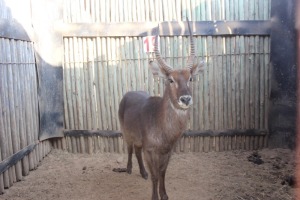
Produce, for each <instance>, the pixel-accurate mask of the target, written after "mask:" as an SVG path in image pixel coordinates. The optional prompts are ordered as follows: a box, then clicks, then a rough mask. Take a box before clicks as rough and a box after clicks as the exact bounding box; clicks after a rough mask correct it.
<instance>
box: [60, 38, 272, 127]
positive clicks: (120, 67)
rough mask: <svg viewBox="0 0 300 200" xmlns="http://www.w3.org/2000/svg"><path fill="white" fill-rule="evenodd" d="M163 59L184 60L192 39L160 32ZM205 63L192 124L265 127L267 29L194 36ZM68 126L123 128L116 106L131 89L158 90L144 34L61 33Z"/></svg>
mask: <svg viewBox="0 0 300 200" xmlns="http://www.w3.org/2000/svg"><path fill="white" fill-rule="evenodd" d="M160 41H161V44H160V45H161V49H162V54H163V56H164V58H165V60H166V61H167V62H168V63H170V64H171V65H172V66H174V68H180V67H182V66H185V63H186V60H187V57H188V50H187V48H188V38H187V37H183V36H178V37H161V40H160ZM195 41H196V43H197V46H198V55H199V59H198V61H200V60H205V61H206V70H205V71H204V72H203V74H201V75H200V76H198V77H196V79H195V80H194V82H193V98H194V106H193V110H192V112H191V116H190V118H191V120H190V125H189V129H191V130H209V129H211V130H222V129H267V122H268V119H267V118H268V115H267V113H268V111H267V108H268V99H269V88H270V83H269V81H270V75H269V74H270V68H269V55H270V52H269V49H270V44H269V43H270V42H269V38H268V37H264V36H247V37H246V36H235V37H211V36H207V37H206V36H205V37H204V36H197V37H195ZM64 47H65V54H64V55H65V62H64V87H65V88H64V91H65V92H64V95H65V100H64V102H65V126H66V129H71V130H72V129H75V130H76V129H79V130H97V129H98V130H120V125H119V122H118V115H117V113H118V107H119V102H120V100H121V98H122V96H123V95H124V94H125V93H126V92H127V91H131V90H146V91H148V92H149V93H150V94H151V95H158V96H161V95H162V94H163V90H164V83H163V80H161V79H158V78H156V77H153V76H152V74H151V72H150V71H149V69H148V61H149V59H153V58H152V55H147V54H146V53H144V52H143V41H142V38H141V37H139V38H138V37H136V38H135V37H132V38H130V37H122V38H107V37H105V38H103V37H102V38H101V37H95V38H78V37H72V38H64Z"/></svg>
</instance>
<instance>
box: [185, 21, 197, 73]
mask: <svg viewBox="0 0 300 200" xmlns="http://www.w3.org/2000/svg"><path fill="white" fill-rule="evenodd" d="M187 24H188V28H189V33H190V56H189V58H188V61H187V67H188V68H192V67H193V64H194V60H195V57H196V52H195V44H194V38H193V33H192V31H191V27H190V22H189V19H188V18H187Z"/></svg>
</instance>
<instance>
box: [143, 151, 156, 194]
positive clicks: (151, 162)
mask: <svg viewBox="0 0 300 200" xmlns="http://www.w3.org/2000/svg"><path fill="white" fill-rule="evenodd" d="M144 156H145V160H146V162H147V165H148V168H149V171H150V174H151V181H152V200H158V192H157V189H158V180H159V156H158V155H157V154H156V153H155V152H153V151H147V150H146V151H144Z"/></svg>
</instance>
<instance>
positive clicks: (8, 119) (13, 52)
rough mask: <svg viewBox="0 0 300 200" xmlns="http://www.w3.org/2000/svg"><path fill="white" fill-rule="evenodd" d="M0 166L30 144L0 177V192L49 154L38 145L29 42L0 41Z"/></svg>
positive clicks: (43, 145)
mask: <svg viewBox="0 0 300 200" xmlns="http://www.w3.org/2000/svg"><path fill="white" fill-rule="evenodd" d="M0 55H1V56H0V77H1V78H0V113H1V117H0V151H1V152H0V161H1V162H0V163H1V164H5V163H6V162H9V161H11V160H12V159H13V158H14V157H13V156H14V155H17V154H18V153H19V152H21V151H22V150H24V149H26V148H28V147H29V146H30V145H34V146H35V148H34V149H32V151H30V152H28V153H27V154H26V155H25V157H24V158H22V159H21V160H16V161H15V165H13V166H11V167H10V168H8V169H7V170H5V171H4V172H3V173H1V175H0V193H3V191H4V188H9V187H10V186H12V184H13V183H14V182H17V181H20V180H22V177H23V176H26V175H28V173H29V171H30V170H33V169H35V168H36V167H37V165H38V163H39V161H41V159H42V158H43V157H44V156H45V155H46V154H47V153H48V152H49V151H50V143H49V141H45V142H41V143H39V142H38V130H39V124H38V123H39V120H38V95H37V74H36V68H35V58H34V50H33V43H32V42H27V41H21V40H14V39H6V38H0Z"/></svg>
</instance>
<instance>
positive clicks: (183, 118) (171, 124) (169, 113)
mask: <svg viewBox="0 0 300 200" xmlns="http://www.w3.org/2000/svg"><path fill="white" fill-rule="evenodd" d="M162 107H163V108H162V110H163V111H164V112H163V113H162V117H163V119H161V120H162V121H161V123H163V124H164V127H165V132H166V133H167V134H168V135H169V136H171V135H172V137H179V136H180V134H181V133H182V132H183V131H184V130H185V129H186V125H187V121H188V115H189V112H188V110H182V109H178V108H176V107H175V106H174V105H173V103H172V101H171V99H170V94H169V93H168V91H165V93H164V96H163V100H162Z"/></svg>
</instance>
